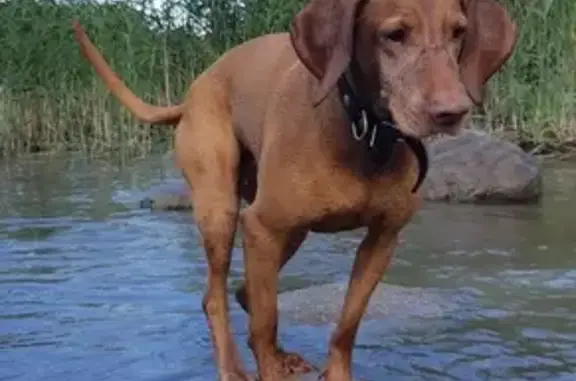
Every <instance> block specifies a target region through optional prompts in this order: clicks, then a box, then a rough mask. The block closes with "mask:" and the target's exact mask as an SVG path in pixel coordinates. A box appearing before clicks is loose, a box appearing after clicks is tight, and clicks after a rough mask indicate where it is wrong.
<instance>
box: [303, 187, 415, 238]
mask: <svg viewBox="0 0 576 381" xmlns="http://www.w3.org/2000/svg"><path fill="white" fill-rule="evenodd" d="M339 185H340V186H338V185H335V186H334V187H330V188H329V189H328V192H326V193H325V194H324V197H318V198H317V200H318V204H317V213H315V214H316V216H317V218H316V219H315V221H314V223H313V226H312V230H313V231H316V232H338V231H345V230H352V229H357V228H360V227H363V226H369V225H371V224H373V223H375V222H379V221H382V220H384V221H388V222H389V223H392V224H396V223H400V224H401V223H403V221H405V220H406V219H407V218H409V217H411V215H412V214H413V212H414V209H415V206H416V205H417V204H418V199H417V197H416V196H414V195H413V194H412V193H411V192H410V190H409V189H408V188H406V187H403V184H402V183H398V182H393V181H390V180H389V179H385V180H381V181H374V182H365V181H351V180H350V179H349V180H348V181H346V182H345V183H341V184H339Z"/></svg>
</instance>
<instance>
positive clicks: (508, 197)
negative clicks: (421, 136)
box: [421, 130, 542, 203]
mask: <svg viewBox="0 0 576 381" xmlns="http://www.w3.org/2000/svg"><path fill="white" fill-rule="evenodd" d="M427 148H428V153H429V155H430V171H429V173H428V176H427V178H426V180H425V181H424V183H423V184H422V188H421V194H422V197H423V198H424V199H425V200H430V201H440V200H442V201H455V202H475V203H481V202H490V203H492V202H494V203H496V202H498V203H528V202H535V201H538V200H539V199H540V197H541V194H542V176H541V172H540V168H539V166H538V163H537V161H536V158H535V157H534V156H532V155H530V154H528V153H526V152H524V151H523V150H522V149H521V148H520V147H518V146H517V145H515V144H513V143H511V142H508V141H505V140H501V139H497V138H495V137H492V136H490V135H488V134H485V133H482V132H479V131H473V130H467V131H464V132H463V133H462V134H460V135H459V136H456V137H448V136H446V137H444V136H443V137H440V138H437V139H434V140H432V141H430V142H428V143H427Z"/></svg>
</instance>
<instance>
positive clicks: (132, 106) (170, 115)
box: [72, 20, 183, 125]
mask: <svg viewBox="0 0 576 381" xmlns="http://www.w3.org/2000/svg"><path fill="white" fill-rule="evenodd" d="M72 29H73V30H74V36H75V37H76V41H78V44H79V45H80V48H81V50H82V54H83V55H84V57H85V58H86V59H87V60H88V62H90V64H91V65H92V67H94V70H96V73H98V75H99V76H100V78H101V79H102V81H103V82H104V84H105V85H106V88H107V89H108V90H109V91H110V92H111V93H112V95H114V96H115V97H116V99H118V101H120V103H121V104H122V105H123V106H124V107H126V108H127V109H128V111H130V112H131V113H132V115H134V117H135V118H136V119H138V120H139V121H141V122H144V123H150V124H168V125H175V124H178V122H179V121H180V118H181V117H182V111H183V106H182V105H181V104H180V105H176V106H166V107H161V106H154V105H152V104H150V103H146V102H144V101H143V100H142V99H140V98H138V96H136V94H134V93H133V92H132V90H130V89H129V88H128V87H127V86H126V85H125V84H124V82H123V81H122V80H121V79H120V78H119V77H118V76H117V75H116V74H115V73H114V71H112V69H111V68H110V65H108V63H107V62H106V60H105V59H104V57H103V56H102V54H101V53H100V51H98V48H96V47H95V46H94V44H93V43H92V41H90V38H88V35H87V34H86V32H85V31H84V28H82V25H80V23H79V22H78V21H77V20H73V21H72Z"/></svg>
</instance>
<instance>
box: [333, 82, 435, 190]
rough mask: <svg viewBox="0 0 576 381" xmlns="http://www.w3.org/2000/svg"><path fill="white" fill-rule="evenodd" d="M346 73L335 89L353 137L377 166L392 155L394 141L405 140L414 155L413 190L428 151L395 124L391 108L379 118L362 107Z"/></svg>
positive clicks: (424, 168) (421, 175) (419, 182)
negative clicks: (417, 168) (415, 168)
mask: <svg viewBox="0 0 576 381" xmlns="http://www.w3.org/2000/svg"><path fill="white" fill-rule="evenodd" d="M348 74H349V73H345V74H344V75H342V76H341V77H340V79H339V80H338V89H339V90H340V97H341V100H342V104H343V105H344V110H345V111H346V114H347V116H348V119H349V120H350V130H351V134H352V137H353V138H354V139H355V140H357V141H358V142H360V143H362V144H363V145H364V146H365V147H366V149H367V150H368V152H369V153H370V154H371V156H372V159H373V160H372V161H374V164H376V165H377V166H378V167H379V168H382V167H384V166H386V165H387V164H388V163H389V162H390V161H391V160H392V159H393V154H394V149H395V148H396V145H397V143H399V142H402V141H403V142H405V143H406V144H407V145H408V147H410V149H412V151H413V152H414V154H415V155H416V158H417V160H418V166H419V172H418V179H417V180H416V184H415V185H414V187H413V188H412V192H413V193H414V192H416V191H417V190H418V189H419V188H420V185H422V182H423V181H424V178H425V177H426V174H427V172H428V154H427V152H426V148H425V147H424V145H423V144H422V142H421V141H420V140H419V139H416V138H414V137H411V136H408V135H405V134H403V133H402V132H401V131H400V130H398V129H397V128H396V122H395V121H394V118H393V117H392V115H391V113H390V110H388V109H387V110H386V115H385V116H384V117H383V118H378V117H377V116H376V115H375V114H374V112H373V111H372V108H371V107H370V108H365V107H362V104H361V102H360V100H359V99H358V97H357V96H356V95H355V93H354V90H353V88H352V86H351V84H350V82H349V81H348V79H347V75H348Z"/></svg>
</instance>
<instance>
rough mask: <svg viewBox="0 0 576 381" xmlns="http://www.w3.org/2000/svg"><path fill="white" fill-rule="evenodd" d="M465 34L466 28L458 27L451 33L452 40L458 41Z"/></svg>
mask: <svg viewBox="0 0 576 381" xmlns="http://www.w3.org/2000/svg"><path fill="white" fill-rule="evenodd" d="M465 33H466V27H465V26H462V25H458V26H457V27H455V28H454V30H453V31H452V38H453V39H455V40H459V39H460V38H461V37H462V36H464V34H465Z"/></svg>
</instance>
